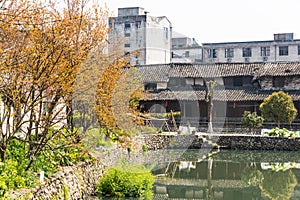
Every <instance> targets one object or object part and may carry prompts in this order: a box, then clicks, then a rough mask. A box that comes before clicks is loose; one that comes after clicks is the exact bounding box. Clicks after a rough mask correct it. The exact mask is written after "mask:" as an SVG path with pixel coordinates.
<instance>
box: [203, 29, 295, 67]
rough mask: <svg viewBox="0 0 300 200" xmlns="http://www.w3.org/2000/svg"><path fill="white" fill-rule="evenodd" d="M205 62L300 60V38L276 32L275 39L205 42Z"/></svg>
mask: <svg viewBox="0 0 300 200" xmlns="http://www.w3.org/2000/svg"><path fill="white" fill-rule="evenodd" d="M202 48H203V62H204V63H249V62H250V63H255V62H298V61H300V40H299V39H294V35H293V33H282V34H274V40H267V41H249V42H224V43H203V44H202Z"/></svg>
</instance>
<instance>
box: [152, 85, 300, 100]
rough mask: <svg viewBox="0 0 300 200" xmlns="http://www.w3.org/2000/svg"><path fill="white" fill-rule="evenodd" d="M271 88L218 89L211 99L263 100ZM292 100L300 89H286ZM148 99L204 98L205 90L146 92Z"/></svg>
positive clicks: (298, 94)
mask: <svg viewBox="0 0 300 200" xmlns="http://www.w3.org/2000/svg"><path fill="white" fill-rule="evenodd" d="M273 92H274V91H273V90H268V91H266V90H255V89H251V88H249V89H219V90H215V91H214V96H213V99H214V100H216V101H263V100H264V99H265V98H266V97H268V96H269V95H270V94H272V93H273ZM288 93H289V94H290V95H291V97H292V98H293V100H300V91H299V90H293V91H288ZM147 99H149V100H179V101H182V100H190V101H195V100H205V90H195V91H192V90H190V91H170V90H164V91H161V92H159V93H151V94H147Z"/></svg>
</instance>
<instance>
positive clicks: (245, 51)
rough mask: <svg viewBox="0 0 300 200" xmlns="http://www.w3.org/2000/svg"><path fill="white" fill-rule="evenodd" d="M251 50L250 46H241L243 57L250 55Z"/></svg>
mask: <svg viewBox="0 0 300 200" xmlns="http://www.w3.org/2000/svg"><path fill="white" fill-rule="evenodd" d="M251 56H252V51H251V48H243V57H251Z"/></svg>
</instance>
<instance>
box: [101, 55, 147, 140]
mask: <svg viewBox="0 0 300 200" xmlns="http://www.w3.org/2000/svg"><path fill="white" fill-rule="evenodd" d="M131 56H132V55H130V54H126V55H120V56H118V57H115V58H114V62H113V63H109V65H108V66H106V67H105V69H104V71H103V74H102V76H101V78H100V79H99V83H98V86H97V97H96V111H97V116H98V121H99V123H100V126H101V127H102V128H105V129H106V134H107V137H110V136H111V134H114V136H115V137H118V138H121V137H123V136H125V137H126V136H130V134H131V131H132V130H133V129H134V128H135V125H136V124H137V123H138V121H139V120H138V109H137V108H138V101H139V99H140V98H141V97H142V92H141V82H140V76H139V75H138V72H137V70H136V68H134V67H132V66H131V65H130V63H129V61H128V60H129V59H130V57H131ZM116 130H119V131H120V130H121V132H122V133H124V134H123V135H122V134H121V135H119V134H115V133H116V132H115V131H116Z"/></svg>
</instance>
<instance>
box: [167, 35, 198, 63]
mask: <svg viewBox="0 0 300 200" xmlns="http://www.w3.org/2000/svg"><path fill="white" fill-rule="evenodd" d="M172 62H173V63H201V62H202V47H201V46H200V45H199V44H198V43H197V41H196V40H195V38H190V37H187V36H185V35H182V34H180V33H176V32H173V34H172Z"/></svg>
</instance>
